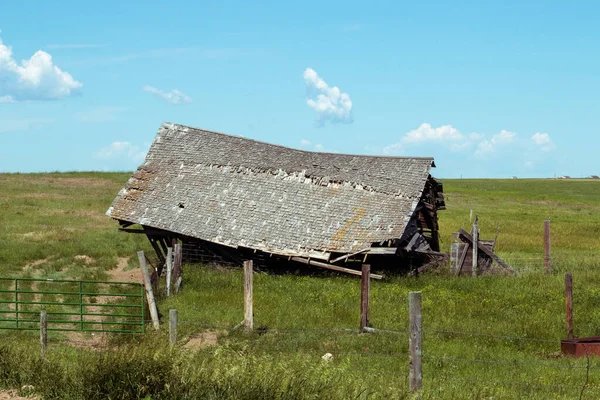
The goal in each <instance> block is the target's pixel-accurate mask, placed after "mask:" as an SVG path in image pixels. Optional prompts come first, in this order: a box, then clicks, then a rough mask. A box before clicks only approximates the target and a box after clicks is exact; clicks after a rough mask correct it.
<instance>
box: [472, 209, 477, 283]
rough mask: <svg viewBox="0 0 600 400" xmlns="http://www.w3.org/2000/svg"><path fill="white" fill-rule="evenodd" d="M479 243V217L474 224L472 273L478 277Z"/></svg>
mask: <svg viewBox="0 0 600 400" xmlns="http://www.w3.org/2000/svg"><path fill="white" fill-rule="evenodd" d="M478 243H479V227H478V226H477V215H476V216H475V221H474V222H473V264H472V267H471V268H472V270H471V273H472V274H473V276H477V268H478V259H477V257H478V256H477V251H478V250H479V247H478V246H477V244H478Z"/></svg>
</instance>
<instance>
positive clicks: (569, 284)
mask: <svg viewBox="0 0 600 400" xmlns="http://www.w3.org/2000/svg"><path fill="white" fill-rule="evenodd" d="M565 308H566V310H565V311H566V317H567V318H566V319H567V339H573V276H572V275H571V274H570V273H568V274H566V275H565Z"/></svg>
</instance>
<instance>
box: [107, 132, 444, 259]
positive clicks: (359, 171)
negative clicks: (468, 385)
mask: <svg viewBox="0 0 600 400" xmlns="http://www.w3.org/2000/svg"><path fill="white" fill-rule="evenodd" d="M432 166H433V159H432V158H405V157H375V156H356V155H347V154H330V153H315V152H307V151H301V150H295V149H290V148H286V147H282V146H276V145H272V144H267V143H262V142H258V141H254V140H249V139H245V138H242V137H237V136H230V135H225V134H221V133H215V132H210V131H205V130H201V129H196V128H191V127H186V126H181V125H174V124H168V123H164V124H162V126H161V128H160V130H159V131H158V134H157V136H156V138H155V140H154V143H153V144H152V146H151V148H150V151H149V152H148V155H147V156H146V160H145V162H144V163H143V164H142V165H141V166H140V167H139V168H138V170H137V171H136V172H135V173H134V175H133V176H132V177H131V178H130V179H129V181H128V182H127V183H126V185H125V187H124V188H123V189H122V190H121V191H120V192H119V194H118V196H117V197H116V198H115V200H114V201H113V203H112V206H111V207H110V209H109V210H108V211H107V215H109V216H111V217H113V218H115V219H119V220H124V221H129V222H132V223H139V224H142V225H146V226H150V227H154V228H159V229H164V230H168V231H172V232H176V233H179V234H182V235H187V236H192V237H197V238H200V239H204V240H208V241H212V242H215V243H219V244H224V245H229V246H245V247H250V248H255V249H259V250H264V251H268V252H271V253H275V254H284V255H301V256H311V257H326V256H327V255H328V254H329V253H330V252H342V253H346V252H351V251H356V250H360V249H364V248H367V247H370V246H371V244H372V243H376V242H382V241H385V240H388V239H393V238H399V237H401V236H402V233H403V232H404V228H405V226H406V223H407V222H408V220H409V219H410V217H411V215H412V213H413V211H414V209H415V207H416V205H417V203H418V201H419V198H420V196H421V192H422V191H423V188H424V185H425V183H426V181H427V177H428V176H429V171H430V169H431V167H432Z"/></svg>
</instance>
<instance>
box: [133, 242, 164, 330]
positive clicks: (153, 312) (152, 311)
mask: <svg viewBox="0 0 600 400" xmlns="http://www.w3.org/2000/svg"><path fill="white" fill-rule="evenodd" d="M137 254H138V259H139V260H140V268H141V269H142V275H143V277H144V287H145V288H146V299H147V300H148V308H149V309H150V317H151V318H152V325H153V326H154V329H158V328H160V325H159V323H158V309H157V308H156V301H155V300H154V293H153V292H152V283H151V282H150V274H149V273H148V267H146V256H144V252H143V251H138V253H137Z"/></svg>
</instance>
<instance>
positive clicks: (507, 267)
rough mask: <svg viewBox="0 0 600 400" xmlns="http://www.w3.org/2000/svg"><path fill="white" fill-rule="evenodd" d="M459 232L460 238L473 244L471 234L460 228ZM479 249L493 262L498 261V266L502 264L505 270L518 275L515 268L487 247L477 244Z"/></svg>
mask: <svg viewBox="0 0 600 400" xmlns="http://www.w3.org/2000/svg"><path fill="white" fill-rule="evenodd" d="M458 232H459V233H460V236H462V237H463V238H464V239H465V241H466V242H467V243H469V242H471V243H473V237H472V236H471V235H470V234H469V233H467V232H466V231H465V230H464V229H463V228H460V229H459V230H458ZM477 248H478V249H479V250H481V251H482V252H484V253H485V254H487V255H488V256H489V257H491V258H492V260H494V261H496V262H497V263H498V264H500V265H501V266H503V267H504V268H506V269H507V270H509V271H510V272H512V273H516V271H515V270H514V268H513V267H511V266H510V265H508V264H507V263H505V262H504V260H502V259H501V258H500V257H498V256H497V255H496V254H494V253H493V252H492V251H490V250H489V249H488V248H486V247H485V246H483V245H482V244H481V243H477Z"/></svg>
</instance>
